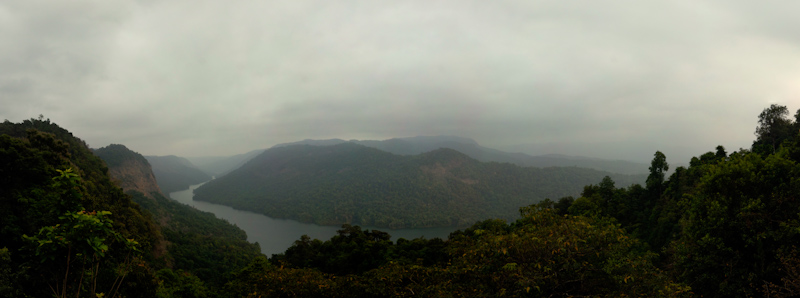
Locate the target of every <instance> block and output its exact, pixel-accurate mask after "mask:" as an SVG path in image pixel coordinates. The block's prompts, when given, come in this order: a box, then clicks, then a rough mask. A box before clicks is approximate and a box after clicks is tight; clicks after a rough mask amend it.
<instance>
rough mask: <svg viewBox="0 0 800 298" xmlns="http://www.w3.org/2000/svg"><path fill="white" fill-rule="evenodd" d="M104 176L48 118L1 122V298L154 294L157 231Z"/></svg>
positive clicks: (89, 154) (101, 165)
mask: <svg viewBox="0 0 800 298" xmlns="http://www.w3.org/2000/svg"><path fill="white" fill-rule="evenodd" d="M107 171H108V170H107V168H106V166H105V163H104V162H103V161H102V160H101V159H100V158H98V157H97V156H95V155H94V154H92V152H91V151H90V150H89V148H88V146H86V144H85V143H84V142H83V141H81V140H80V139H78V138H76V137H74V136H73V135H72V134H71V133H70V132H68V131H67V130H65V129H63V128H61V127H59V126H58V125H56V124H54V123H51V122H50V121H49V120H46V121H43V120H42V119H39V120H34V119H31V120H26V121H23V122H22V123H11V122H8V121H6V122H4V123H2V125H0V175H1V176H0V227H2V228H0V284H1V286H0V290H2V291H0V296H3V297H26V296H27V297H53V296H62V295H64V296H66V295H65V294H66V293H67V292H68V293H69V296H76V294H80V296H82V297H89V296H92V297H94V295H93V294H94V293H93V292H94V290H93V289H94V288H93V287H92V288H91V289H92V293H90V291H89V290H90V287H89V286H86V287H83V288H82V289H83V290H81V285H82V283H83V285H91V284H95V285H97V286H98V289H99V288H102V290H98V292H100V291H102V292H106V293H108V294H109V295H108V296H112V295H111V294H112V293H111V292H110V290H109V289H112V290H113V289H114V287H117V286H119V288H118V289H117V290H114V292H116V293H119V294H121V295H124V296H128V297H153V296H154V295H155V288H156V287H157V281H156V279H155V276H154V272H155V270H157V269H155V268H153V265H152V263H150V262H144V260H153V258H154V256H153V254H152V251H153V247H154V245H156V243H157V242H158V241H159V240H158V239H159V237H160V236H159V235H160V231H159V228H158V226H157V225H156V224H155V223H154V222H153V221H152V220H151V218H150V217H149V216H148V215H147V214H146V212H143V211H142V210H141V209H140V208H139V205H137V204H136V203H134V202H132V201H131V199H130V197H129V196H127V195H125V194H124V193H123V192H122V190H121V189H120V188H119V187H117V186H116V185H115V183H114V182H112V180H111V179H109V177H108V175H107ZM68 261H69V262H68ZM134 262H135V263H136V264H137V265H136V266H132V265H133V264H134ZM101 264H102V266H100V265H101ZM89 268H92V269H91V270H89ZM70 269H71V270H70ZM87 271H91V274H90V275H86V274H84V273H85V272H87ZM126 273H127V275H126V277H125V281H126V283H124V284H122V285H121V286H120V284H119V283H118V282H116V281H115V279H116V280H119V278H122V277H123V275H125V274H126Z"/></svg>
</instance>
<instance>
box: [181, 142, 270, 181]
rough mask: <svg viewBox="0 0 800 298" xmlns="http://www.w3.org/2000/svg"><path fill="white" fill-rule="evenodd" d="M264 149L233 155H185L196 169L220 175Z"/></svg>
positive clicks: (239, 165) (236, 167) (240, 164)
mask: <svg viewBox="0 0 800 298" xmlns="http://www.w3.org/2000/svg"><path fill="white" fill-rule="evenodd" d="M264 150H265V149H258V150H253V151H250V152H247V153H243V154H237V155H233V156H203V157H187V158H186V159H188V160H189V161H191V162H192V163H193V164H194V165H196V166H197V168H198V169H200V170H201V171H203V172H205V173H206V174H208V175H211V176H215V177H220V176H222V175H225V174H227V173H230V172H231V171H233V170H235V169H238V168H239V167H241V166H242V165H243V164H244V163H246V162H247V161H249V160H251V159H253V157H256V156H257V155H259V154H261V153H262V152H264Z"/></svg>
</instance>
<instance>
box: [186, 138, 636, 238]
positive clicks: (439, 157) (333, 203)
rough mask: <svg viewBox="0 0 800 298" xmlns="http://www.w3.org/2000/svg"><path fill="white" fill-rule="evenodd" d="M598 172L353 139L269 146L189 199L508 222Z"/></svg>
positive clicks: (275, 213)
mask: <svg viewBox="0 0 800 298" xmlns="http://www.w3.org/2000/svg"><path fill="white" fill-rule="evenodd" d="M606 175H613V176H614V177H615V179H617V181H621V182H622V183H626V184H627V185H629V184H632V183H634V182H636V181H640V180H641V181H644V178H645V175H642V176H635V175H633V176H631V175H622V174H610V173H608V172H600V171H597V170H592V169H584V168H576V167H552V168H533V167H520V166H517V165H513V164H509V163H496V162H490V163H483V162H479V161H477V160H475V159H472V158H470V157H469V156H467V155H465V154H462V153H460V152H458V151H455V150H452V149H445V148H441V149H437V150H434V151H430V152H426V153H423V154H419V155H413V156H403V155H395V154H391V153H388V152H385V151H381V150H378V149H375V148H370V147H366V146H363V145H358V144H354V143H341V144H336V145H331V146H311V145H294V146H282V147H276V148H271V149H269V150H267V151H265V152H264V153H262V154H261V155H259V156H257V157H255V158H254V159H252V160H250V161H249V162H248V163H246V164H245V165H243V166H242V167H241V168H239V169H237V170H235V171H233V172H231V173H230V174H228V175H225V176H222V177H220V178H217V179H215V180H213V181H209V182H208V183H206V184H204V185H202V186H201V187H199V188H197V189H196V190H195V200H200V201H208V202H212V203H217V204H222V205H228V206H232V207H234V208H237V209H242V210H249V211H253V212H257V213H262V214H265V215H267V216H270V217H273V218H289V219H295V220H299V221H302V222H313V223H317V224H321V225H341V224H358V225H369V226H376V227H381V228H392V229H395V228H421V227H444V226H455V227H465V226H468V225H470V224H472V223H474V222H476V221H479V220H482V219H485V218H502V219H507V220H513V219H516V218H517V210H518V209H519V207H520V206H526V205H530V204H533V203H536V202H539V201H541V200H543V199H545V198H548V197H549V198H558V197H563V196H570V195H577V194H579V193H580V190H581V188H582V187H583V186H584V185H587V184H590V183H596V182H597V181H600V179H602V178H603V177H604V176H606Z"/></svg>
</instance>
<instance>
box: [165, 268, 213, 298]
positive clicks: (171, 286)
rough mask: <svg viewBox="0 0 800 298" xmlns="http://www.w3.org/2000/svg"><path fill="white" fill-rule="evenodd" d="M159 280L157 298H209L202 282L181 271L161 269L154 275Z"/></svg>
mask: <svg viewBox="0 0 800 298" xmlns="http://www.w3.org/2000/svg"><path fill="white" fill-rule="evenodd" d="M156 277H157V278H158V280H159V282H158V283H159V284H158V290H157V291H156V297H158V298H205V297H209V293H208V289H207V288H206V286H205V284H204V283H203V281H201V280H200V279H199V278H197V276H194V275H192V274H190V273H188V272H185V271H183V270H176V271H172V269H168V268H165V269H161V270H159V271H158V272H157V273H156Z"/></svg>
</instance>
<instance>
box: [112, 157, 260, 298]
mask: <svg viewBox="0 0 800 298" xmlns="http://www.w3.org/2000/svg"><path fill="white" fill-rule="evenodd" d="M112 150H113V151H112ZM96 152H99V153H101V154H99V156H100V157H101V158H103V159H104V160H105V161H106V163H107V164H108V166H109V173H110V174H111V176H112V177H114V178H116V179H117V180H123V179H121V178H120V177H116V176H114V175H115V174H118V173H121V174H125V175H127V176H125V178H127V179H133V180H141V179H144V178H143V177H135V176H133V175H129V173H131V171H128V170H126V168H136V169H145V168H147V169H149V164H148V163H147V160H146V159H145V157H144V156H142V155H141V154H139V153H136V152H134V151H131V150H130V149H128V148H126V147H125V146H123V145H112V146H109V147H106V148H103V149H98V150H96ZM110 152H112V153H113V154H108V153H110ZM120 160H121V161H124V162H119V161H120ZM157 160H159V159H158V158H157ZM161 160H163V159H161ZM166 160H168V161H170V160H171V161H175V160H177V161H181V159H179V158H178V159H175V158H170V157H167V158H166ZM141 175H143V176H144V177H152V176H153V173H152V172H149V171H148V172H147V173H142V174H141ZM121 186H122V188H123V189H124V190H125V191H126V193H128V194H129V195H131V196H132V198H133V199H134V201H136V202H137V203H139V204H140V205H141V206H142V208H144V209H145V210H147V212H149V213H150V214H152V216H153V219H155V221H156V222H157V223H158V224H159V225H160V226H161V229H162V233H163V235H164V238H165V240H166V243H169V245H165V246H164V247H163V248H162V249H164V250H166V251H165V253H167V254H166V260H167V263H168V264H169V265H170V267H172V269H174V270H185V271H186V272H190V273H192V274H195V275H197V276H198V277H199V278H200V280H202V281H204V282H206V283H207V284H208V285H209V286H212V289H214V288H220V287H221V286H222V284H223V283H224V280H223V279H222V275H221V274H219V273H225V272H229V271H232V270H234V269H238V268H241V267H244V266H245V265H247V263H248V262H250V260H251V259H253V258H254V257H256V256H257V255H260V251H261V249H260V248H259V246H258V244H252V243H249V242H247V234H246V233H245V232H244V231H243V230H241V229H240V228H238V227H236V226H234V225H231V224H230V223H228V222H227V221H225V220H222V219H219V218H217V217H216V216H214V214H211V213H209V212H202V211H199V210H197V209H195V208H192V207H190V206H187V205H184V204H181V203H178V202H175V201H173V200H171V199H167V198H165V197H164V196H163V195H162V194H161V193H160V192H152V193H149V194H148V195H147V197H148V198H146V197H145V194H144V193H142V192H141V191H140V190H139V189H137V188H127V185H121ZM219 247H225V249H219Z"/></svg>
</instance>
